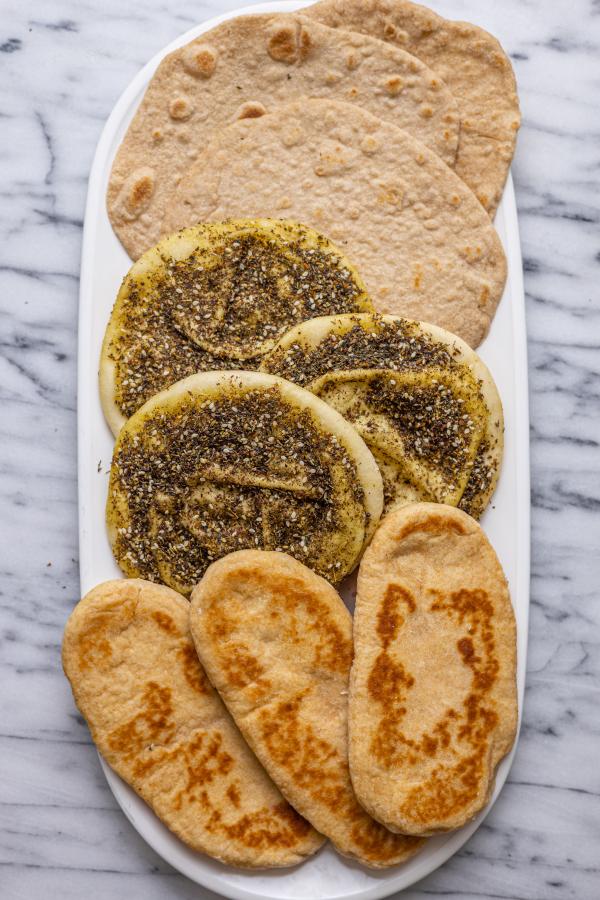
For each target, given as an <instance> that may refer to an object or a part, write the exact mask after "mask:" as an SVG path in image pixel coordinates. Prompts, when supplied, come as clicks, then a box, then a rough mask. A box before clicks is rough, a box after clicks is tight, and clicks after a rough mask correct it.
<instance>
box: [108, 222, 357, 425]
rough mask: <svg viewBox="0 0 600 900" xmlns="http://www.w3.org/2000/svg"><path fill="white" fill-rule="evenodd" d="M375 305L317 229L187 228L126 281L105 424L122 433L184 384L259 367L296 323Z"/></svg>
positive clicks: (113, 329) (111, 332)
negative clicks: (201, 375)
mask: <svg viewBox="0 0 600 900" xmlns="http://www.w3.org/2000/svg"><path fill="white" fill-rule="evenodd" d="M370 309H372V307H371V303H370V301H369V298H368V297H367V295H366V292H365V288H364V285H363V282H362V279H361V278H360V275H359V274H358V272H357V271H356V269H355V268H354V266H353V265H352V263H351V262H350V261H349V260H348V259H346V258H345V257H344V256H343V255H342V254H341V253H340V251H339V250H337V248H336V247H335V246H334V245H333V244H332V243H331V242H330V241H328V240H327V238H325V237H323V235H320V234H319V233H318V232H316V231H313V229H312V228H305V227H304V226H303V225H300V224H298V223H297V222H285V221H276V220H273V219H255V220H237V221H232V222H213V223H210V224H206V223H204V224H201V225H196V226H194V227H193V228H187V229H185V230H183V231H180V232H178V233H177V234H173V235H171V236H170V237H168V238H165V239H164V240H162V241H161V242H160V243H159V244H157V245H156V247H153V248H152V249H151V250H148V251H147V252H146V253H144V255H143V256H142V257H140V259H139V260H138V261H137V262H136V263H134V265H133V266H132V267H131V269H130V270H129V273H128V274H127V276H126V277H125V279H124V280H123V284H122V285H121V289H120V291H119V294H118V296H117V300H116V303H115V306H114V308H113V311H112V315H111V318H110V322H109V323H108V327H107V329H106V335H105V338H104V343H103V345H102V355H101V359H100V397H101V399H102V407H103V409H104V414H105V416H106V419H107V421H108V423H109V425H110V427H111V429H112V431H113V433H114V434H115V435H116V434H118V432H119V430H120V429H121V427H122V425H123V423H124V422H125V421H126V419H127V418H129V416H130V415H132V414H133V413H134V412H135V411H136V410H137V409H139V407H140V406H142V405H143V404H144V403H145V402H146V400H149V399H150V397H152V396H153V395H154V394H157V393H158V392H159V391H162V390H164V389H165V388H167V387H169V386H170V385H171V384H174V383H175V382H176V381H179V380H180V379H181V378H186V377H187V376H188V375H193V374H194V373H195V372H204V371H209V370H216V369H220V370H224V369H246V370H247V369H254V368H256V367H258V364H259V363H260V360H261V358H262V356H263V355H264V354H265V353H266V352H268V351H269V350H270V349H272V347H273V346H274V345H275V343H276V342H277V340H278V338H280V337H281V336H282V335H283V334H284V333H285V332H286V331H287V330H288V329H289V328H291V327H292V326H294V325H296V324H298V323H299V322H303V321H305V320H306V319H310V318H312V317H313V316H320V315H329V314H331V313H342V312H358V311H368V310H370Z"/></svg>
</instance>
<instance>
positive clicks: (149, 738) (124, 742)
mask: <svg viewBox="0 0 600 900" xmlns="http://www.w3.org/2000/svg"><path fill="white" fill-rule="evenodd" d="M140 702H141V706H142V710H141V712H139V713H137V715H135V716H134V717H133V718H132V719H130V720H129V721H128V722H125V723H124V724H123V725H120V726H119V727H118V728H116V729H114V730H113V731H111V732H110V734H109V735H108V738H107V743H108V746H109V747H110V749H111V750H112V751H113V752H115V753H118V754H119V755H120V756H122V757H123V759H125V760H127V761H129V762H131V763H133V773H134V776H135V777H136V778H138V777H141V776H142V775H145V774H146V772H147V771H148V770H149V769H151V768H153V767H154V766H156V765H158V763H160V762H162V761H163V760H164V759H166V757H167V752H166V751H161V752H159V753H157V754H153V749H154V745H155V744H159V745H161V746H164V745H165V744H168V743H169V742H170V741H171V740H172V739H173V737H174V735H175V730H176V729H175V725H174V723H173V719H172V713H173V703H172V695H171V689H170V688H168V687H162V686H161V685H159V684H158V683H157V682H156V681H149V682H148V683H147V684H146V687H145V688H144V692H143V694H142V697H141V701H140ZM147 753H150V754H151V755H150V757H148V756H147Z"/></svg>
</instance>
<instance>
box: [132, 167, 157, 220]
mask: <svg viewBox="0 0 600 900" xmlns="http://www.w3.org/2000/svg"><path fill="white" fill-rule="evenodd" d="M153 193H154V179H153V178H152V177H151V176H150V175H141V176H140V177H139V178H137V179H136V180H135V181H134V182H133V184H132V185H131V190H130V192H129V196H128V202H127V205H128V207H129V208H130V209H131V211H132V212H133V211H135V210H138V209H139V208H140V207H143V206H145V205H146V204H147V203H148V201H149V200H150V199H151V198H152V194H153Z"/></svg>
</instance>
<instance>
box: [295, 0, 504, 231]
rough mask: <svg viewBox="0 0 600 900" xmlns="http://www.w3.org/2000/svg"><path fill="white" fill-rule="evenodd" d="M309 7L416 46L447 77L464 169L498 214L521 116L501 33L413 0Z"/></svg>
mask: <svg viewBox="0 0 600 900" xmlns="http://www.w3.org/2000/svg"><path fill="white" fill-rule="evenodd" d="M302 12H303V14H304V15H306V16H308V17H309V18H314V19H315V20H317V21H319V22H324V23H325V24H326V25H329V26H331V27H332V28H340V29H343V30H346V29H352V30H353V31H359V32H361V33H363V34H370V35H373V36H374V37H376V38H379V39H381V40H383V41H388V42H389V43H390V44H392V45H393V46H395V47H401V48H402V49H403V50H408V52H409V53H412V54H414V55H415V56H416V57H418V58H419V59H421V60H423V62H425V63H427V65H428V66H431V68H432V69H434V70H435V71H436V72H437V74H438V75H439V76H440V77H441V78H443V79H444V81H445V82H446V84H447V85H448V87H449V88H450V90H451V91H452V93H453V94H454V96H455V97H456V100H457V102H458V109H459V113H460V119H461V124H460V139H459V145H458V154H457V157H456V164H455V171H456V174H457V175H460V177H461V178H462V179H463V181H464V182H465V183H466V184H468V185H469V187H470V188H471V189H472V190H473V192H474V193H475V194H476V195H477V197H478V199H479V200H480V201H481V203H482V204H483V206H484V207H485V208H486V209H487V211H488V212H489V214H490V215H491V216H493V214H494V212H495V211H496V207H497V206H498V204H499V202H500V199H501V197H502V191H503V189H504V183H505V181H506V177H507V175H508V170H509V168H510V164H511V161H512V158H513V155H514V152H515V143H516V139H517V132H518V130H519V125H520V123H521V114H520V112H519V98H518V96H517V85H516V82H515V76H514V72H513V69H512V65H511V63H510V60H509V58H508V56H507V55H506V53H505V52H504V50H503V49H502V47H501V45H500V43H499V42H498V41H497V40H496V38H495V37H493V36H492V35H491V34H489V33H488V32H487V31H484V30H483V28H478V27H477V25H471V24H470V23H468V22H453V21H451V20H449V19H443V18H442V17H441V16H438V15H437V14H436V13H434V12H433V10H431V9H428V8H427V7H425V6H420V5H418V4H416V3H410V2H409V0H321V2H320V3H315V4H314V5H313V6H309V7H308V8H307V9H304V10H302Z"/></svg>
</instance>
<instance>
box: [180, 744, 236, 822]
mask: <svg viewBox="0 0 600 900" xmlns="http://www.w3.org/2000/svg"><path fill="white" fill-rule="evenodd" d="M222 744H223V735H222V734H221V732H220V731H216V730H215V731H212V732H198V733H197V734H196V735H195V736H194V737H193V738H192V740H191V741H188V742H187V744H182V745H180V746H179V747H178V748H177V750H176V752H177V753H178V754H179V755H182V756H183V757H184V760H185V763H186V773H187V783H186V786H185V787H184V788H183V790H181V791H180V792H179V793H178V794H177V796H176V798H175V802H176V804H178V805H181V802H182V800H183V799H185V800H187V801H188V802H190V803H195V802H196V801H197V800H198V797H199V794H198V793H197V792H196V789H197V788H199V787H203V786H204V785H205V784H211V782H213V781H214V780H215V779H216V778H218V777H220V776H222V775H228V774H229V772H230V771H231V769H232V768H233V766H234V765H235V760H234V759H233V757H232V756H231V754H229V753H227V751H226V750H223V747H222Z"/></svg>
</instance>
